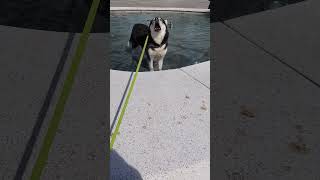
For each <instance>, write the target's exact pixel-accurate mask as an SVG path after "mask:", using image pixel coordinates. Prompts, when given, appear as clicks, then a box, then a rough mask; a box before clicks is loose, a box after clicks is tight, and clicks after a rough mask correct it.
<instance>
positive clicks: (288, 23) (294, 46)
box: [226, 0, 320, 84]
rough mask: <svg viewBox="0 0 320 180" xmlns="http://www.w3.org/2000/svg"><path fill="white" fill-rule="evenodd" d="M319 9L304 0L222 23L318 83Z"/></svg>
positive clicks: (317, 6)
mask: <svg viewBox="0 0 320 180" xmlns="http://www.w3.org/2000/svg"><path fill="white" fill-rule="evenodd" d="M319 6H320V3H319V1H314V0H308V1H305V2H301V3H297V4H293V5H289V6H286V7H282V8H280V9H275V10H270V11H265V12H261V13H258V14H255V15H249V16H244V17H240V18H236V19H233V20H229V21H227V22H226V23H227V24H228V25H230V26H232V27H233V28H235V29H236V30H238V31H239V32H240V33H241V34H243V35H244V36H246V37H247V38H248V39H250V40H252V41H254V42H255V43H257V44H258V45H260V46H261V47H263V48H265V49H267V50H268V51H269V52H271V53H272V54H274V55H275V56H277V57H278V58H280V59H282V60H283V61H284V62H286V63H288V64H290V65H291V66H293V67H295V68H296V69H297V70H298V71H300V72H301V73H303V74H304V75H306V76H307V77H309V78H310V79H313V80H314V81H316V82H317V83H318V84H320V71H319V70H318V67H319V66H320V62H319V59H320V53H319V51H318V47H320V41H319V39H320V34H319V32H320V21H319V16H320V11H319Z"/></svg>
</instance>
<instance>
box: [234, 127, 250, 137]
mask: <svg viewBox="0 0 320 180" xmlns="http://www.w3.org/2000/svg"><path fill="white" fill-rule="evenodd" d="M236 134H237V135H238V136H247V135H248V134H247V132H246V131H245V129H243V128H237V129H236Z"/></svg>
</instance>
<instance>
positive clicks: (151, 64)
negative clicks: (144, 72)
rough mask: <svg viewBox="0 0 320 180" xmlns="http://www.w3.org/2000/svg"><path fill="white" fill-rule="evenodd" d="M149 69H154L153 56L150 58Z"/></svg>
mask: <svg viewBox="0 0 320 180" xmlns="http://www.w3.org/2000/svg"><path fill="white" fill-rule="evenodd" d="M149 70H150V71H153V59H152V58H150V61H149Z"/></svg>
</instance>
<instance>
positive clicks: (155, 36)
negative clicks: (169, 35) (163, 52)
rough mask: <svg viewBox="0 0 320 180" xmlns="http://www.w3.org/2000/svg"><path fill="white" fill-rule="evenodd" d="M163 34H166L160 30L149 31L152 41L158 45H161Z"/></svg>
mask: <svg viewBox="0 0 320 180" xmlns="http://www.w3.org/2000/svg"><path fill="white" fill-rule="evenodd" d="M165 35H166V31H160V32H154V31H151V37H152V39H153V41H154V42H155V43H157V44H158V45H161V43H162V41H163V39H164V36H165Z"/></svg>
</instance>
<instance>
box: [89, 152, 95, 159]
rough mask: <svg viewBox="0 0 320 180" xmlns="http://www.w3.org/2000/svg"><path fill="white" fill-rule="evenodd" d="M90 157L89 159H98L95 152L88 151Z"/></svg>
mask: <svg viewBox="0 0 320 180" xmlns="http://www.w3.org/2000/svg"><path fill="white" fill-rule="evenodd" d="M88 159H89V160H95V159H96V155H95V153H93V152H90V153H88Z"/></svg>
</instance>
